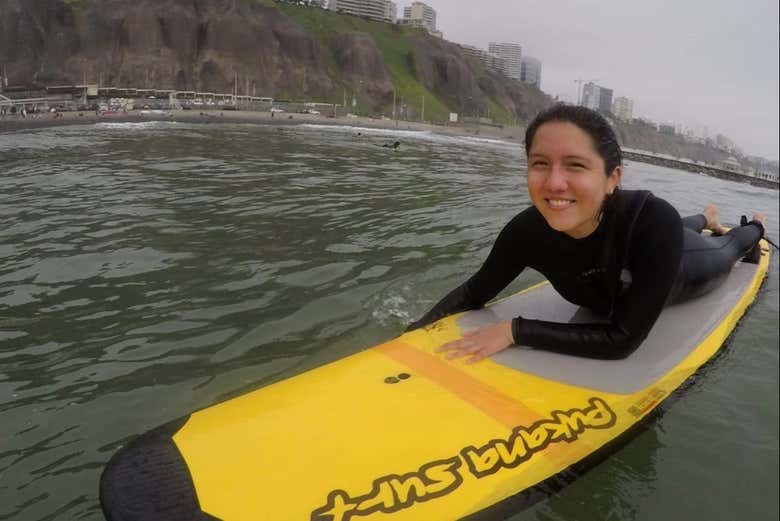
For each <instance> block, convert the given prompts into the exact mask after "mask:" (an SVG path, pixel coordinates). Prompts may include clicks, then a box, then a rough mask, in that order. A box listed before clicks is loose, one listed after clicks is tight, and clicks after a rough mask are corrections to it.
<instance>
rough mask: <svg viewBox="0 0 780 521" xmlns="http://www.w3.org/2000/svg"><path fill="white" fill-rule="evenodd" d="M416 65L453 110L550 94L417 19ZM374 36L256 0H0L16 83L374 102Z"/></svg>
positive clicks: (0, 35)
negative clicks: (320, 30) (325, 25)
mask: <svg viewBox="0 0 780 521" xmlns="http://www.w3.org/2000/svg"><path fill="white" fill-rule="evenodd" d="M409 34H410V33H408V32H407V33H405V34H399V38H411V40H412V41H411V47H412V48H413V51H411V52H410V53H409V56H408V59H407V66H408V69H409V71H408V72H409V74H410V75H411V77H412V78H413V80H414V81H416V82H417V83H418V84H419V85H421V86H423V87H424V88H425V89H427V90H428V92H430V93H432V94H433V95H434V96H436V97H437V98H438V100H439V101H440V102H441V103H442V104H443V105H445V106H446V107H447V108H448V109H449V110H452V111H455V112H461V111H463V110H466V111H474V112H476V111H478V110H479V111H480V112H482V113H483V114H484V112H485V109H486V107H488V106H489V105H490V104H491V103H493V104H497V105H499V106H502V107H503V108H504V109H506V112H507V113H508V114H510V115H511V117H513V118H518V117H519V119H521V120H523V119H527V118H528V117H529V116H530V115H532V114H535V113H536V112H537V111H538V110H539V108H540V107H542V106H544V105H545V104H549V103H550V98H549V97H548V96H546V95H544V94H543V93H542V92H540V91H539V90H538V89H535V88H533V87H529V86H525V85H518V84H516V83H513V82H510V81H508V80H507V79H506V78H503V77H502V76H498V75H495V74H493V73H490V72H488V71H486V70H485V69H484V67H482V65H481V64H479V63H477V62H475V61H473V60H471V59H470V58H468V57H466V56H464V55H463V54H462V53H461V52H460V50H459V48H458V47H457V46H455V45H453V44H451V43H449V42H445V41H442V40H438V39H436V38H432V37H429V36H428V35H427V34H425V33H423V32H421V31H416V32H413V33H411V34H412V36H411V37H410V36H409ZM385 58H386V57H385V56H384V55H383V53H382V51H381V50H380V49H379V47H378V45H377V43H376V42H375V40H374V38H372V37H371V36H370V35H369V34H366V33H362V32H359V31H346V32H343V33H339V34H337V35H336V36H335V37H334V38H332V39H329V40H327V41H326V42H323V41H322V40H321V39H317V38H316V37H315V36H314V35H313V34H311V33H310V32H309V31H307V30H306V29H305V28H304V27H302V26H301V25H299V24H298V23H296V22H295V21H294V20H293V19H291V18H290V17H288V16H287V15H285V14H284V13H283V12H282V11H281V10H280V9H278V8H277V7H276V6H274V5H273V4H272V3H271V4H267V3H263V2H261V1H259V0H132V1H131V0H0V66H3V65H4V66H5V67H6V69H5V70H6V71H7V75H8V77H9V81H10V84H11V85H31V84H44V85H52V84H80V83H82V82H83V81H86V82H89V83H98V82H99V83H100V84H101V85H110V86H125V87H136V88H147V87H148V88H161V89H176V90H198V91H210V92H232V91H233V89H234V84H235V85H237V88H238V92H239V93H240V94H243V93H248V94H254V95H257V96H273V97H291V98H310V99H311V98H314V99H320V100H326V99H328V100H340V99H341V98H342V93H343V90H344V89H345V88H348V89H349V90H350V91H352V92H357V93H358V94H359V96H360V97H361V99H368V100H369V105H370V106H371V109H372V110H374V111H377V112H380V111H383V110H385V109H386V108H387V107H388V106H391V105H392V97H393V90H394V88H395V87H396V86H394V83H393V80H392V78H391V75H390V73H389V72H388V69H387V67H386V64H385Z"/></svg>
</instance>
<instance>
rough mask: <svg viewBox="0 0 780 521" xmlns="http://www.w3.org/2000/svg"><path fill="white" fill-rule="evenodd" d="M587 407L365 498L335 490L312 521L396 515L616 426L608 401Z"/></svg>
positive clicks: (392, 477) (392, 478) (395, 480)
mask: <svg viewBox="0 0 780 521" xmlns="http://www.w3.org/2000/svg"><path fill="white" fill-rule="evenodd" d="M588 404H589V405H588V406H587V407H584V408H582V409H576V408H575V409H570V410H568V411H553V412H552V413H550V417H549V418H544V419H541V420H539V421H537V422H535V423H534V424H533V425H531V426H530V427H516V428H514V429H513V430H512V433H511V434H510V436H509V437H508V438H507V439H495V440H491V441H489V442H488V443H485V444H484V445H481V446H479V447H475V446H468V447H465V448H463V449H462V450H461V451H460V454H459V455H457V456H454V457H452V458H448V459H445V460H437V461H432V462H430V463H426V464H425V465H422V466H421V467H420V468H419V469H418V470H417V471H416V472H410V473H407V474H402V475H398V474H389V475H387V476H382V477H381V478H378V479H375V480H374V482H373V485H372V487H371V490H370V492H368V493H367V494H363V495H360V496H354V497H353V496H350V494H349V493H347V492H346V491H344V490H341V489H339V490H334V491H333V492H331V493H330V494H328V498H327V502H326V504H325V505H324V506H322V507H320V508H318V509H316V510H315V511H314V512H312V514H311V521H350V520H351V519H352V518H353V517H355V516H368V515H370V514H373V513H374V512H384V513H387V514H389V513H393V512H397V511H399V510H402V509H405V508H409V507H411V506H412V505H414V504H415V503H422V502H425V501H430V500H431V499H435V498H438V497H442V496H445V495H447V494H449V493H451V492H452V491H454V490H455V489H457V488H458V487H459V486H461V484H462V483H463V482H464V478H469V479H481V478H484V477H486V476H489V475H491V474H495V473H496V472H498V471H500V470H501V469H511V468H515V467H517V466H519V465H521V464H522V463H523V462H526V461H528V460H529V459H531V457H533V455H534V454H536V453H538V452H541V451H543V450H544V449H546V448H547V447H548V446H549V445H550V444H551V443H564V442H565V443H572V442H574V441H576V440H577V439H578V437H579V436H580V434H582V433H583V432H585V431H586V430H587V429H608V428H610V427H612V426H613V425H615V422H616V420H617V416H616V415H615V413H614V412H613V411H612V410H611V409H610V408H609V406H608V405H607V404H606V402H604V400H602V399H600V398H591V399H590V400H589V401H588ZM464 463H465V464H464Z"/></svg>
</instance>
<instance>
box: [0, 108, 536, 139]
mask: <svg viewBox="0 0 780 521" xmlns="http://www.w3.org/2000/svg"><path fill="white" fill-rule="evenodd" d="M143 121H178V122H186V123H257V124H264V125H279V126H281V125H300V124H303V123H309V124H312V123H313V124H321V125H340V126H354V127H365V128H378V129H398V130H417V131H430V132H434V133H438V134H448V135H460V136H479V137H483V138H489V139H500V140H505V141H511V142H517V143H521V142H522V140H523V135H524V132H525V129H524V128H521V127H503V128H499V127H493V126H487V125H479V126H477V125H476V124H473V123H469V124H468V125H463V124H460V125H446V126H445V125H432V124H426V123H419V122H411V121H397V122H396V121H393V120H389V119H373V118H365V117H338V118H333V117H327V116H321V115H314V114H287V113H277V114H274V115H273V116H272V115H271V113H270V112H256V111H233V110H230V111H228V110H226V111H208V112H206V111H203V112H201V111H196V110H177V111H170V112H156V113H155V112H151V111H131V112H127V113H117V114H107V115H97V114H95V113H94V112H61V113H59V116H58V117H56V118H55V114H52V113H43V114H36V115H32V116H31V115H28V116H27V118H21V117H20V116H18V115H14V116H6V117H5V118H0V134H2V133H5V132H15V131H19V130H31V129H38V128H47V127H56V126H62V125H89V124H94V123H105V122H115V123H127V122H143Z"/></svg>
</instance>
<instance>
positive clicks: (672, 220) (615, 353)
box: [440, 198, 683, 361]
mask: <svg viewBox="0 0 780 521" xmlns="http://www.w3.org/2000/svg"><path fill="white" fill-rule="evenodd" d="M682 233H683V232H682V224H681V220H680V216H679V214H678V213H677V211H676V210H675V209H674V208H673V207H672V206H671V205H669V204H668V203H667V202H666V201H663V200H662V199H656V198H653V199H651V200H649V201H648V203H647V204H646V206H645V209H644V210H643V212H642V215H640V217H639V219H638V221H637V223H636V226H635V229H634V232H633V236H632V241H631V242H632V244H631V251H630V257H631V259H630V262H629V269H630V271H631V274H632V283H631V286H630V288H629V289H628V290H627V291H626V293H625V294H624V295H622V296H621V297H620V298H619V299H618V301H617V303H616V307H615V310H614V313H613V314H612V317H611V319H610V321H609V322H608V323H594V324H564V323H557V322H548V321H543V320H528V319H523V318H522V317H517V318H515V319H513V320H512V321H511V324H510V322H502V323H500V324H496V325H494V326H489V327H486V328H481V329H478V330H476V331H473V332H471V333H469V334H467V335H464V338H463V339H461V340H458V341H455V342H450V343H448V344H445V345H443V346H442V347H441V348H440V351H450V354H449V357H450V358H456V357H460V356H470V359H469V361H477V360H479V359H482V358H484V357H486V356H490V355H492V354H494V353H496V352H498V351H500V350H502V349H504V348H506V347H508V346H509V345H511V344H513V343H514V344H516V345H522V346H527V347H531V348H533V349H539V350H544V351H552V352H555V353H562V354H567V355H573V356H581V357H586V358H596V359H620V358H625V357H627V356H628V355H629V354H631V353H632V352H634V350H636V348H637V347H639V345H640V344H641V343H642V341H643V340H644V339H645V338H646V337H647V334H648V333H649V332H650V329H651V328H652V327H653V324H655V321H656V320H657V319H658V316H659V315H660V314H661V310H662V309H663V307H664V303H665V302H666V298H667V296H668V295H669V291H670V290H671V288H672V285H673V283H674V280H675V277H676V276H677V271H678V269H679V265H680V258H681V255H682ZM507 327H511V335H510V336H509V337H507V336H506V334H505V333H506V331H507Z"/></svg>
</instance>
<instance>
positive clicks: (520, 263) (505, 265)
mask: <svg viewBox="0 0 780 521" xmlns="http://www.w3.org/2000/svg"><path fill="white" fill-rule="evenodd" d="M530 210H533V209H532V208H530V209H528V210H525V211H523V212H521V213H520V214H518V215H517V216H515V217H514V218H513V219H512V220H511V221H510V222H509V223H508V224H507V225H506V226H505V227H504V229H503V230H501V233H499V234H498V238H497V239H496V242H495V243H494V244H493V248H492V249H491V250H490V254H489V255H488V257H487V259H486V260H485V262H484V263H483V264H482V267H481V268H480V269H479V271H477V273H475V274H474V275H473V276H472V277H471V278H469V279H468V280H467V281H466V282H465V283H463V284H462V285H460V286H458V287H457V288H455V289H454V290H452V291H451V292H450V293H448V294H447V296H445V297H444V298H443V299H441V300H440V301H439V302H438V303H437V304H436V305H435V306H434V307H433V308H432V309H431V310H430V311H428V312H427V313H426V314H425V315H424V316H423V317H422V318H420V319H419V320H417V321H416V322H413V323H412V324H410V325H409V326H408V327H407V328H406V331H411V330H413V329H418V328H421V327H424V326H427V325H428V324H430V323H432V322H435V321H437V320H439V319H440V318H443V317H446V316H448V315H452V314H453V313H459V312H461V311H467V310H470V309H479V308H481V307H482V306H484V305H485V303H486V302H488V301H489V300H490V299H492V298H494V297H495V296H496V295H498V294H499V292H501V290H502V289H504V288H505V287H507V286H508V285H509V283H510V282H512V281H513V280H514V279H515V277H517V275H519V274H520V272H521V271H523V269H524V268H525V266H526V262H525V260H524V258H523V255H522V251H523V250H524V248H523V244H527V240H528V239H527V237H524V233H525V232H524V231H523V230H525V229H527V228H528V227H529V226H528V224H529V223H530V222H531V221H532V220H533V219H532V216H531V215H530Z"/></svg>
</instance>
